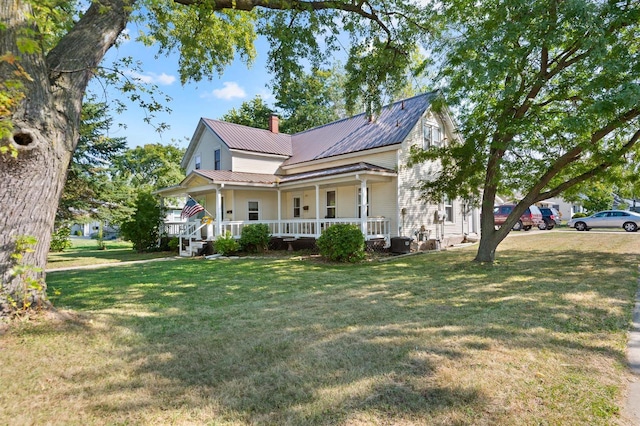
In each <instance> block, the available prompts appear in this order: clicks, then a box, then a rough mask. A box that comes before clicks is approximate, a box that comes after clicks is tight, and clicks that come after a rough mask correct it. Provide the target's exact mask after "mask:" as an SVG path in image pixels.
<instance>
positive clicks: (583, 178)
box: [533, 130, 640, 202]
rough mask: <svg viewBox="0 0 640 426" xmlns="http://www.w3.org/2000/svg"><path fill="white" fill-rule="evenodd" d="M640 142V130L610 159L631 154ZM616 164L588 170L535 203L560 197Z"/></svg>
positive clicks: (537, 199) (538, 197)
mask: <svg viewBox="0 0 640 426" xmlns="http://www.w3.org/2000/svg"><path fill="white" fill-rule="evenodd" d="M638 140H640V130H638V131H636V132H635V133H634V134H633V136H632V137H631V138H630V139H629V141H627V143H625V144H624V145H623V146H622V147H621V148H620V149H619V150H618V151H617V152H616V153H615V155H614V156H612V157H610V158H620V157H622V156H623V155H624V154H626V153H627V152H629V151H630V150H631V148H633V147H634V146H635V145H636V143H637V142H638ZM613 163H614V160H607V161H603V162H602V163H600V164H598V165H596V166H594V167H593V168H591V169H590V170H587V171H586V172H584V173H582V174H580V175H578V176H575V177H573V178H571V179H569V180H567V181H565V182H563V183H561V184H560V185H558V186H556V187H555V188H553V189H551V190H549V191H546V192H541V193H540V194H538V196H537V197H535V199H534V201H533V202H538V201H542V200H546V199H547V198H552V197H555V196H557V195H560V194H561V193H562V192H563V191H565V190H567V189H569V188H571V187H572V186H574V185H577V184H579V183H581V182H584V181H586V180H588V179H590V178H592V177H594V176H597V175H598V174H599V173H601V172H602V171H604V170H606V169H607V168H609V167H611V166H612V165H613Z"/></svg>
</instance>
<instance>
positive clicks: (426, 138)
mask: <svg viewBox="0 0 640 426" xmlns="http://www.w3.org/2000/svg"><path fill="white" fill-rule="evenodd" d="M441 142H442V133H441V131H440V127H438V126H437V125H433V124H432V123H429V122H427V121H426V120H424V119H423V120H422V148H424V149H429V148H431V147H433V146H440V143H441Z"/></svg>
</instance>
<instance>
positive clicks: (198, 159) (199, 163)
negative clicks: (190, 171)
mask: <svg viewBox="0 0 640 426" xmlns="http://www.w3.org/2000/svg"><path fill="white" fill-rule="evenodd" d="M200 167H202V156H201V155H200V154H198V155H196V170H200Z"/></svg>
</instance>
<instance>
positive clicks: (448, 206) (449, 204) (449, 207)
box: [443, 196, 453, 222]
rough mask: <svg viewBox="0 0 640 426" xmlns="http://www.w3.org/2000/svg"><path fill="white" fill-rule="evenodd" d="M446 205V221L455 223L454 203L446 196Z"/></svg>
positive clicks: (444, 201) (444, 202)
mask: <svg viewBox="0 0 640 426" xmlns="http://www.w3.org/2000/svg"><path fill="white" fill-rule="evenodd" d="M443 204H444V214H446V215H447V217H446V218H445V220H446V221H447V222H453V201H452V200H450V199H449V197H447V196H445V197H444V200H443Z"/></svg>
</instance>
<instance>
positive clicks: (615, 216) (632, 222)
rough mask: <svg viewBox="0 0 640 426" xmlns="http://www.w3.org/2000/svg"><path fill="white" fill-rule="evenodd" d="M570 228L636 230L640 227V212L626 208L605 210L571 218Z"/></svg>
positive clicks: (583, 229)
mask: <svg viewBox="0 0 640 426" xmlns="http://www.w3.org/2000/svg"><path fill="white" fill-rule="evenodd" d="M567 226H569V227H570V228H576V230H578V231H588V230H590V229H591V228H622V229H624V230H625V231H627V232H636V231H637V230H638V228H640V214H638V213H634V212H631V211H626V210H605V211H602V212H598V213H595V214H593V215H591V216H588V217H580V218H577V219H571V220H570V221H569V222H567Z"/></svg>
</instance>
